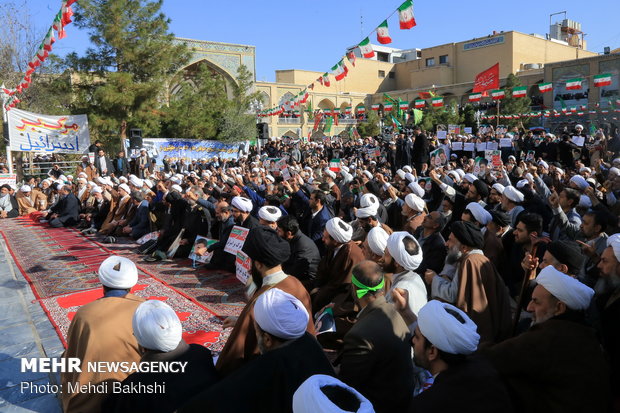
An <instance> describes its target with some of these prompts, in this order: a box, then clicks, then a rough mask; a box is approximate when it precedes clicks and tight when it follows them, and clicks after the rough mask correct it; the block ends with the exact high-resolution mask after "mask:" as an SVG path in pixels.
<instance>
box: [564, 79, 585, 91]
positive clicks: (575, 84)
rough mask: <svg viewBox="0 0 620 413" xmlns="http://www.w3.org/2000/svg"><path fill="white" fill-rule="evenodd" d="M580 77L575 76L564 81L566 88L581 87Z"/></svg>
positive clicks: (576, 88) (577, 88) (581, 80)
mask: <svg viewBox="0 0 620 413" xmlns="http://www.w3.org/2000/svg"><path fill="white" fill-rule="evenodd" d="M581 82H583V79H582V78H575V79H570V80H567V81H566V90H579V89H581Z"/></svg>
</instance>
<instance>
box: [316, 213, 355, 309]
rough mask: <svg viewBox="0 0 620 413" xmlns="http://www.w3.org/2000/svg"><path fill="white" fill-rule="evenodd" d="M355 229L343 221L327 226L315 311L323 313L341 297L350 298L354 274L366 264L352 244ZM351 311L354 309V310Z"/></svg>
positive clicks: (333, 221) (338, 219)
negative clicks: (353, 272) (326, 307)
mask: <svg viewBox="0 0 620 413" xmlns="http://www.w3.org/2000/svg"><path fill="white" fill-rule="evenodd" d="M352 235H353V228H352V227H351V225H349V224H347V223H346V222H344V221H343V220H341V219H340V218H332V219H330V220H329V221H327V224H325V230H324V231H323V243H324V245H325V247H326V249H327V252H326V254H325V255H324V256H323V258H322V259H321V262H320V263H319V268H318V270H317V280H316V285H315V288H314V289H312V291H311V292H310V294H311V295H312V308H313V309H314V311H315V312H316V311H320V310H321V309H322V308H323V307H325V306H326V305H328V304H330V303H331V302H334V300H335V299H336V297H338V296H348V295H349V292H350V288H351V270H353V267H354V266H355V265H356V264H357V263H359V262H361V261H363V260H364V254H363V253H362V250H361V249H360V247H359V246H357V244H355V243H354V242H353V241H351V236H352ZM351 310H352V306H351Z"/></svg>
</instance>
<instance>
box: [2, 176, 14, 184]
mask: <svg viewBox="0 0 620 413" xmlns="http://www.w3.org/2000/svg"><path fill="white" fill-rule="evenodd" d="M0 185H17V175H16V174H0Z"/></svg>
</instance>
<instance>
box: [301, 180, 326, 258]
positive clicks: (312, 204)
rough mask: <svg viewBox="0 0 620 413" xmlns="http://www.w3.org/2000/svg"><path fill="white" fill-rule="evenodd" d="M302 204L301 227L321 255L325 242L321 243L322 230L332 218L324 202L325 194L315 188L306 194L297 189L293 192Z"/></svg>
mask: <svg viewBox="0 0 620 413" xmlns="http://www.w3.org/2000/svg"><path fill="white" fill-rule="evenodd" d="M294 198H295V200H297V201H298V202H299V203H300V204H301V206H302V210H303V213H302V216H301V220H300V221H301V229H302V232H303V233H304V234H306V235H307V236H308V237H309V238H310V239H311V240H312V241H314V243H315V244H316V246H317V248H318V249H319V252H320V253H321V256H323V255H325V244H324V243H323V230H324V229H325V224H326V223H327V221H329V220H330V219H331V218H332V214H331V213H330V212H329V209H328V208H327V206H326V205H325V204H326V201H327V199H326V196H325V193H323V192H322V191H319V190H316V191H314V192H312V193H311V194H310V198H308V197H307V196H306V194H305V193H304V191H302V190H301V189H298V190H297V192H296V193H295V194H294Z"/></svg>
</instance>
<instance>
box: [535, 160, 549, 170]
mask: <svg viewBox="0 0 620 413" xmlns="http://www.w3.org/2000/svg"><path fill="white" fill-rule="evenodd" d="M538 165H540V166H542V167H543V168H546V169H549V164H548V163H547V162H545V161H543V160H542V159H541V160H540V161H538Z"/></svg>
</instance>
